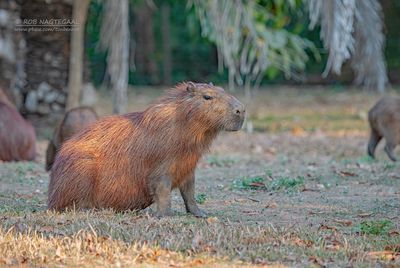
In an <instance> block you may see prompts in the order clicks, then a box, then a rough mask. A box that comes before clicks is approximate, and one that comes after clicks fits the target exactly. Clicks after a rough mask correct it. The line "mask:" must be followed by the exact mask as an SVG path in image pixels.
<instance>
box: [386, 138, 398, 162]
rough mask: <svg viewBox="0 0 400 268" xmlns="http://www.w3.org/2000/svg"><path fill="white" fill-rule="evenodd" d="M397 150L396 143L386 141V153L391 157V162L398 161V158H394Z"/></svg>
mask: <svg viewBox="0 0 400 268" xmlns="http://www.w3.org/2000/svg"><path fill="white" fill-rule="evenodd" d="M395 148H396V143H395V142H393V141H389V140H387V141H386V146H385V152H386V153H387V155H388V156H389V158H390V160H392V161H393V162H396V161H397V158H396V156H394V149H395Z"/></svg>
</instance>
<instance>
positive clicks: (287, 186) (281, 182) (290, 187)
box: [268, 177, 304, 192]
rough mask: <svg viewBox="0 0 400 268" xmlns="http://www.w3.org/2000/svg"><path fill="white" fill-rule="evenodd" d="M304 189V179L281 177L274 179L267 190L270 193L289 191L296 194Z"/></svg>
mask: <svg viewBox="0 0 400 268" xmlns="http://www.w3.org/2000/svg"><path fill="white" fill-rule="evenodd" d="M303 187H304V178H302V177H297V178H289V177H281V178H277V179H274V180H273V181H272V182H271V183H270V184H269V185H268V189H269V190H271V191H290V192H297V191H300V190H301V189H302V188H303Z"/></svg>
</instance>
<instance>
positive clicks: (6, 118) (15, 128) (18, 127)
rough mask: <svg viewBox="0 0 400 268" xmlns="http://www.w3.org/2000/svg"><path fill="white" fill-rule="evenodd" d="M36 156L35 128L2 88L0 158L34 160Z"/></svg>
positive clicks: (0, 96)
mask: <svg viewBox="0 0 400 268" xmlns="http://www.w3.org/2000/svg"><path fill="white" fill-rule="evenodd" d="M35 156H36V135H35V130H34V128H33V127H32V125H31V124H30V123H29V122H27V121H26V120H25V119H24V118H23V117H22V116H21V115H20V113H19V112H18V111H17V109H16V108H15V106H14V105H13V104H12V103H11V101H10V100H9V99H8V98H7V95H6V94H5V93H4V92H3V91H2V90H1V89H0V160H2V161H23V160H34V159H35Z"/></svg>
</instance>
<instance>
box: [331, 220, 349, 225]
mask: <svg viewBox="0 0 400 268" xmlns="http://www.w3.org/2000/svg"><path fill="white" fill-rule="evenodd" d="M333 221H334V222H337V223H339V224H340V225H343V226H350V225H352V224H353V222H352V221H349V220H339V219H334V220H333Z"/></svg>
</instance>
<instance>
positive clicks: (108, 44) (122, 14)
mask: <svg viewBox="0 0 400 268" xmlns="http://www.w3.org/2000/svg"><path fill="white" fill-rule="evenodd" d="M128 11H129V3H128V0H119V1H113V0H108V1H106V4H105V7H104V16H103V22H102V26H101V36H100V37H101V38H100V45H101V47H102V48H103V49H107V54H108V55H107V72H108V74H109V75H110V80H111V86H112V90H113V112H114V113H116V114H121V113H123V112H125V109H126V104H127V90H128V74H129V22H128V19H129V18H128V17H129V12H128Z"/></svg>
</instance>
